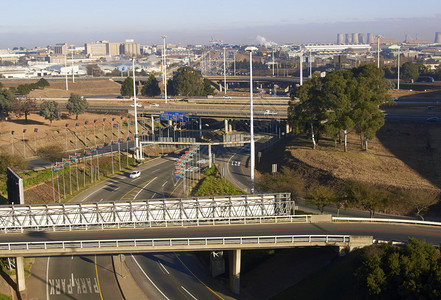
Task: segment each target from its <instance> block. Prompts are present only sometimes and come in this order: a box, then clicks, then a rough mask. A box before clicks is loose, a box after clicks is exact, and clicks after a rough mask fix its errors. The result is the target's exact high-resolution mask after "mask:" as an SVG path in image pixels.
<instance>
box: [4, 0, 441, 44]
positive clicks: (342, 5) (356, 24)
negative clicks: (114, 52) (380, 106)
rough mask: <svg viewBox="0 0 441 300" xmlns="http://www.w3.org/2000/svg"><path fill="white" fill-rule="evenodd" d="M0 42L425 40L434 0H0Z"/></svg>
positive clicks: (432, 24)
mask: <svg viewBox="0 0 441 300" xmlns="http://www.w3.org/2000/svg"><path fill="white" fill-rule="evenodd" d="M0 3H2V5H1V7H2V12H1V15H2V17H1V19H0V48H8V47H14V46H25V47H34V46H46V45H54V44H56V43H61V42H65V41H66V42H68V43H75V44H77V45H81V44H83V43H84V42H92V41H97V40H110V41H115V42H116V41H123V40H125V39H129V38H133V39H135V40H136V41H137V42H138V43H141V44H155V43H157V44H159V43H162V39H161V35H164V34H165V35H167V36H168V38H167V42H170V43H183V44H190V43H193V44H208V42H209V41H210V40H211V39H212V38H213V39H216V40H223V41H224V42H225V43H234V44H253V43H257V41H256V37H257V36H263V37H265V38H266V39H267V40H269V41H274V42H276V43H279V44H284V43H307V42H335V40H336V35H337V33H339V32H341V33H352V32H360V33H367V32H372V33H374V34H383V35H384V36H385V37H386V38H397V39H399V40H404V37H405V34H408V35H409V37H410V38H412V39H415V38H416V37H418V38H419V39H428V40H431V41H433V39H434V37H435V32H437V31H441V1H440V0H425V1H424V2H417V1H414V0H413V1H410V0H401V1H398V0H382V1H380V0H370V1H355V0H335V1H329V0H313V1H311V0H310V1H295V0H278V1H262V0H254V1H251V0H234V1H233V0H223V1H210V0H205V1H201V0H165V1H160V0H156V1H150V0H128V1H121V0H119V1H116V0H75V1H60V0H39V1H36V0H18V1H9V0H0Z"/></svg>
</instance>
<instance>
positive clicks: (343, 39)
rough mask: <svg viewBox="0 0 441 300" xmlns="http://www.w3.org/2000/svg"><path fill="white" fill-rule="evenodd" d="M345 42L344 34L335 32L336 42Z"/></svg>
mask: <svg viewBox="0 0 441 300" xmlns="http://www.w3.org/2000/svg"><path fill="white" fill-rule="evenodd" d="M344 43H345V36H344V34H343V33H337V44H338V45H343V44H344Z"/></svg>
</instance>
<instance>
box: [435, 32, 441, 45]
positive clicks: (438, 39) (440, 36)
mask: <svg viewBox="0 0 441 300" xmlns="http://www.w3.org/2000/svg"><path fill="white" fill-rule="evenodd" d="M435 43H436V44H441V32H435Z"/></svg>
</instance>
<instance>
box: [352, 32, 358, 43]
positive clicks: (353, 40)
mask: <svg viewBox="0 0 441 300" xmlns="http://www.w3.org/2000/svg"><path fill="white" fill-rule="evenodd" d="M352 44H354V45H358V44H359V42H358V33H353V34H352Z"/></svg>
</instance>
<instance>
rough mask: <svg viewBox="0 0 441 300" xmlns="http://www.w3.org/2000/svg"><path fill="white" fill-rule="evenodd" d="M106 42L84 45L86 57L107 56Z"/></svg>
mask: <svg viewBox="0 0 441 300" xmlns="http://www.w3.org/2000/svg"><path fill="white" fill-rule="evenodd" d="M108 43H109V42H108V41H100V42H94V43H86V45H85V47H86V55H87V56H89V57H105V56H107V44H108Z"/></svg>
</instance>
